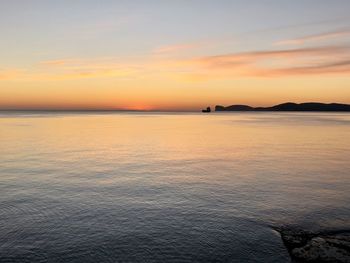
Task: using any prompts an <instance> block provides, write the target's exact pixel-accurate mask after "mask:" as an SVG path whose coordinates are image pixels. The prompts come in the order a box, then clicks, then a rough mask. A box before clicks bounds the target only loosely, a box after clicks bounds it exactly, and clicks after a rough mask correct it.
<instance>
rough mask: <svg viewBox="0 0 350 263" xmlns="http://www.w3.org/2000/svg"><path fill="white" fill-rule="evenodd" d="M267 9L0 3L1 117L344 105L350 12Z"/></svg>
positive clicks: (349, 97)
mask: <svg viewBox="0 0 350 263" xmlns="http://www.w3.org/2000/svg"><path fill="white" fill-rule="evenodd" d="M136 2H137V4H136ZM219 2H220V3H219ZM266 2H269V3H270V4H266V3H265V4H264V5H263V4H262V3H261V1H258V0H256V1H250V2H249V3H248V2H247V1H234V3H228V2H227V1H216V2H215V3H214V2H212V1H199V0H195V1H192V2H190V3H189V2H187V1H176V3H175V1H174V2H172V3H169V2H168V3H161V4H159V2H156V1H149V2H147V4H146V3H145V2H144V1H135V2H134V3H127V2H123V1H108V0H105V1H93V0H89V1H80V0H78V1H76V3H75V4H74V5H72V6H71V5H70V3H69V2H68V1H66V0H63V1H60V3H52V2H51V3H48V2H47V1H43V0H29V1H27V2H26V3H25V4H24V5H25V8H24V7H23V2H22V1H20V0H14V1H11V2H10V3H6V4H3V7H2V9H1V10H0V22H1V23H0V30H1V32H2V40H3V41H2V42H1V43H0V56H1V57H2V60H1V61H0V109H128V110H174V111H175V110H184V111H190V110H198V109H200V108H202V107H205V106H207V105H211V106H214V105H216V104H221V105H230V104H250V105H253V106H268V105H272V104H277V103H282V102H286V101H295V102H305V101H320V102H340V103H350V20H349V19H347V18H346V17H347V12H346V10H349V8H350V3H346V2H344V1H340V0H339V1H332V3H330V2H329V1H326V0H320V1H319V2H318V8H317V9H314V4H312V3H311V2H312V1H309V2H307V3H291V2H290V1H284V0H283V1H279V2H277V1H273V0H267V1H266ZM157 3H158V4H157ZM199 3H201V4H199ZM191 10H200V11H201V12H196V13H193V12H192V11H191ZM232 10H241V12H237V13H236V14H235V16H234V17H232ZM257 10H259V14H258V15H256V16H254V17H253V16H252V15H251V14H252V13H254V12H256V11H257ZM55 11H56V12H55ZM179 16H180V17H179ZM13 17H17V18H18V19H17V20H14V18H13ZM240 25H243V26H240Z"/></svg>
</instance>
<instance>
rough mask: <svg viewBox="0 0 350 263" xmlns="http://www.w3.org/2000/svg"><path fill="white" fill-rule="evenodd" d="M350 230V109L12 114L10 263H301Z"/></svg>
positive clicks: (2, 207) (3, 172)
mask: <svg viewBox="0 0 350 263" xmlns="http://www.w3.org/2000/svg"><path fill="white" fill-rule="evenodd" d="M285 226H288V227H289V226H293V227H300V228H303V229H306V230H310V231H320V230H325V229H327V230H334V229H349V228H350V114H348V113H327V112H317V113H315V112H309V113H303V112H285V113H283V112H221V113H210V114H207V113H165V112H35V111H34V112H20V111H17V112H6V111H2V112H0V262H2V263H4V262H5V263H7V262H21V263H23V262H84V263H86V262H290V257H289V255H288V252H287V250H286V249H285V247H284V245H283V242H282V241H281V237H280V234H279V233H278V231H276V228H279V227H285Z"/></svg>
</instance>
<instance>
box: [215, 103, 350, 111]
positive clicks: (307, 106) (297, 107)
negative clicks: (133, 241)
mask: <svg viewBox="0 0 350 263" xmlns="http://www.w3.org/2000/svg"><path fill="white" fill-rule="evenodd" d="M215 110H216V111H350V105H349V104H339V103H329V104H327V103H318V102H307V103H299V104H297V103H293V102H287V103H282V104H279V105H275V106H272V107H256V108H254V107H251V106H248V105H231V106H227V107H224V106H220V105H218V106H216V107H215Z"/></svg>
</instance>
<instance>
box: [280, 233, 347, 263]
mask: <svg viewBox="0 0 350 263" xmlns="http://www.w3.org/2000/svg"><path fill="white" fill-rule="evenodd" d="M277 231H279V232H280V234H281V237H282V240H283V243H284V245H285V246H286V248H287V249H288V252H289V254H290V256H291V258H292V259H293V260H294V262H320V263H327V262H339V263H350V231H349V230H342V231H327V232H319V233H314V232H308V231H304V230H300V229H290V228H281V229H277Z"/></svg>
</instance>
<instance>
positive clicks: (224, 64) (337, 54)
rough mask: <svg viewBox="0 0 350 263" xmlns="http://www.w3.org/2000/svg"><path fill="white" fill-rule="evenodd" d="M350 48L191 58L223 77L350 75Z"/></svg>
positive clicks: (304, 49)
mask: <svg viewBox="0 0 350 263" xmlns="http://www.w3.org/2000/svg"><path fill="white" fill-rule="evenodd" d="M349 61H350V48H348V47H336V46H334V47H315V48H300V49H284V50H267V51H254V52H242V53H233V54H224V55H218V56H208V57H201V58H197V59H194V60H192V61H190V63H193V64H197V65H199V66H200V67H202V68H204V69H207V70H208V71H211V72H212V74H213V75H215V73H220V74H219V75H220V76H228V75H231V76H255V77H271V76H287V75H301V74H302V75H306V74H309V75H311V74H345V73H346V74H348V73H349V72H350V65H349Z"/></svg>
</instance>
